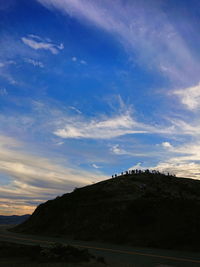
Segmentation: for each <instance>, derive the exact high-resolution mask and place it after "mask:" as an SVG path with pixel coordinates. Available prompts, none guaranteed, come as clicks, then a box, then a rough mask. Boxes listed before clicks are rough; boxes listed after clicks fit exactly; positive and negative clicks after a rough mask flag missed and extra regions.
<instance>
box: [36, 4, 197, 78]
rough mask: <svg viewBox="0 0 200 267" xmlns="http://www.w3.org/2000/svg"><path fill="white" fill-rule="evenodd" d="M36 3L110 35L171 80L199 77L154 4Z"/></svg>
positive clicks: (184, 46) (183, 44)
mask: <svg viewBox="0 0 200 267" xmlns="http://www.w3.org/2000/svg"><path fill="white" fill-rule="evenodd" d="M37 1H38V2H40V3H41V4H42V5H44V6H45V7H47V8H49V9H58V10H60V11H61V12H62V13H63V14H67V15H69V16H72V17H75V18H77V19H78V20H80V21H81V22H82V23H85V24H92V25H93V26H95V27H99V28H100V29H103V30H105V31H107V32H109V33H111V34H112V35H113V36H115V37H116V38H117V39H118V40H119V42H121V43H122V44H123V46H124V47H125V48H126V49H127V50H128V51H131V53H132V51H133V50H134V52H136V54H137V55H138V56H139V58H140V61H141V63H144V62H145V64H146V66H147V67H150V68H152V66H153V67H154V68H157V69H158V70H160V71H161V72H163V73H164V74H165V75H168V76H169V77H170V78H172V79H175V80H178V81H191V79H193V80H195V79H197V77H198V75H199V70H200V65H199V62H198V60H197V59H196V58H195V57H194V56H193V55H192V53H191V51H190V49H189V48H188V44H187V43H186V42H185V41H184V39H183V38H182V35H181V34H180V33H179V30H178V27H177V28H176V25H175V23H172V22H171V21H170V19H169V17H168V16H167V15H166V12H165V11H164V10H163V9H162V8H163V7H162V4H158V2H157V1H154V2H152V1H136V0H132V1H126V2H124V1H122V0H110V1H107V0H102V1H90V0H37Z"/></svg>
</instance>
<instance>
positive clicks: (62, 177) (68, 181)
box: [0, 135, 104, 213]
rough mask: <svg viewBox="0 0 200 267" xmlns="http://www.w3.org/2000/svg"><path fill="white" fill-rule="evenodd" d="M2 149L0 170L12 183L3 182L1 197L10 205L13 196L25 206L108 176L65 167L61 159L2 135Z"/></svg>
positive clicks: (0, 145)
mask: <svg viewBox="0 0 200 267" xmlns="http://www.w3.org/2000/svg"><path fill="white" fill-rule="evenodd" d="M0 149H1V150H0V173H1V174H2V175H5V176H8V177H10V180H11V181H10V182H9V184H6V185H1V188H0V196H1V197H0V198H1V199H4V202H5V205H8V206H10V204H9V200H10V199H11V200H12V199H13V200H14V199H15V200H17V201H20V200H21V202H23V205H25V203H27V201H28V200H34V199H37V204H38V203H40V202H42V201H44V200H47V199H50V198H53V197H56V196H57V195H60V194H63V193H66V192H68V191H71V190H72V189H73V188H74V187H75V186H83V185H86V184H90V183H91V182H93V181H99V180H102V179H104V176H103V175H100V174H99V173H96V174H94V173H90V172H88V171H83V170H81V169H77V168H73V167H67V166H63V165H62V164H63V163H62V164H60V163H59V159H55V158H50V159H49V158H45V157H41V156H36V155H31V154H29V153H27V152H26V150H25V151H24V144H23V143H21V142H19V141H17V140H15V139H13V138H10V137H7V136H2V135H1V136H0ZM61 162H62V160H61ZM6 200H7V202H6ZM6 203H7V204H6ZM11 203H13V201H11ZM15 206H17V204H15ZM25 206H26V207H28V206H29V205H25ZM34 207H35V206H34ZM10 208H11V210H12V207H10ZM29 208H31V207H29ZM32 208H33V207H32ZM1 209H2V208H1V207H0V212H1ZM7 212H8V211H7ZM21 212H22V213H23V211H21Z"/></svg>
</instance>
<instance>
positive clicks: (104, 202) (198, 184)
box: [13, 172, 200, 250]
mask: <svg viewBox="0 0 200 267" xmlns="http://www.w3.org/2000/svg"><path fill="white" fill-rule="evenodd" d="M13 231H17V232H22V233H31V234H42V235H44V234H46V235H62V236H63V235H65V236H69V237H72V238H75V239H83V240H99V241H107V242H113V243H125V244H130V245H139V246H152V247H160V248H161V247H162V248H176V249H177V248H178V249H187V250H188V249H197V250H198V249H199V248H200V244H199V240H200V181H197V180H192V179H186V178H176V177H173V176H170V175H168V176H166V175H163V174H161V173H154V174H152V173H149V172H147V173H142V172H141V173H137V174H135V173H131V174H126V175H121V176H119V177H117V178H112V179H108V180H105V181H102V182H99V183H96V184H93V185H89V186H85V187H83V188H78V189H75V190H74V191H73V192H72V193H68V194H64V195H63V196H62V197H57V198H56V199H54V200H49V201H47V202H46V203H44V204H41V205H39V206H38V207H37V208H36V210H35V211H34V213H33V214H32V216H31V217H30V218H29V219H28V220H27V221H25V222H24V223H22V224H21V225H18V226H17V227H15V228H14V229H13Z"/></svg>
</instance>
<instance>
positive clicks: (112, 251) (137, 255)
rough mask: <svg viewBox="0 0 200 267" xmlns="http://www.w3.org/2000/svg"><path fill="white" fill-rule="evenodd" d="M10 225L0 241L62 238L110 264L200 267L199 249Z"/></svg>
mask: <svg viewBox="0 0 200 267" xmlns="http://www.w3.org/2000/svg"><path fill="white" fill-rule="evenodd" d="M8 229H9V227H8V226H5V225H1V226H0V241H9V242H14V243H20V244H29V245H34V244H39V245H41V246H47V245H50V244H52V243H55V242H60V243H63V244H69V245H73V246H76V247H79V248H87V249H89V251H90V252H91V253H92V254H94V255H96V256H98V257H100V256H102V257H104V258H105V260H106V262H107V263H108V264H109V263H110V264H112V265H115V264H116V265H117V266H121V267H126V266H134V267H135V266H137V267H138V266H139V267H140V266H141V267H146V266H148V267H197V266H198V267H200V253H194V252H184V251H172V250H164V249H162V250H161V249H151V248H139V247H130V246H121V245H114V244H108V243H106V244H105V243H97V242H86V241H77V240H69V239H65V238H61V237H57V238H56V237H46V236H33V235H24V234H18V233H12V232H9V231H8Z"/></svg>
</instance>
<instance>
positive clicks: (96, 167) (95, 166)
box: [92, 163, 101, 169]
mask: <svg viewBox="0 0 200 267" xmlns="http://www.w3.org/2000/svg"><path fill="white" fill-rule="evenodd" d="M92 167H94V168H95V169H99V168H101V167H100V166H98V165H96V164H95V163H93V164H92Z"/></svg>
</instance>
